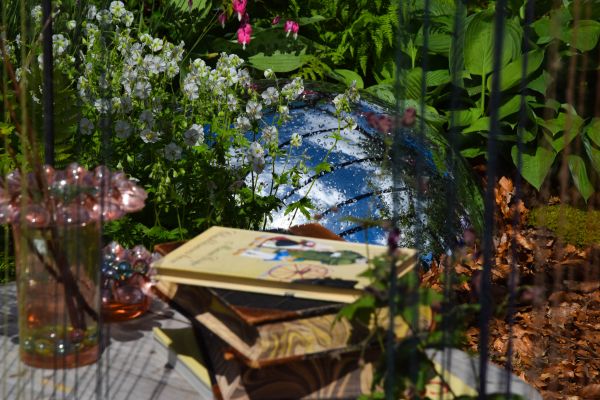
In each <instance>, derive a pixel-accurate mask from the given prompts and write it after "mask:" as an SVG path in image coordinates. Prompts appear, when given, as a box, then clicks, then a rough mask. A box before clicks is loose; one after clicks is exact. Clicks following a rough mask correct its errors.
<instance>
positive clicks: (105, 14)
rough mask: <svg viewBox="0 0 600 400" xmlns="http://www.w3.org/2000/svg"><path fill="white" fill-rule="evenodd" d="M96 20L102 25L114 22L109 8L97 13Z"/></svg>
mask: <svg viewBox="0 0 600 400" xmlns="http://www.w3.org/2000/svg"><path fill="white" fill-rule="evenodd" d="M96 21H98V23H99V24H100V25H108V24H110V23H111V22H112V16H111V15H110V11H108V10H100V11H98V13H97V14H96Z"/></svg>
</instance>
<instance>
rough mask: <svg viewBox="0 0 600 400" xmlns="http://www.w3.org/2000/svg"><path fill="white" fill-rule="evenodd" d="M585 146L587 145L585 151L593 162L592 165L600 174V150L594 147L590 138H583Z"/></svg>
mask: <svg viewBox="0 0 600 400" xmlns="http://www.w3.org/2000/svg"><path fill="white" fill-rule="evenodd" d="M583 147H585V152H586V153H587V155H588V157H589V159H590V161H591V162H592V167H594V169H595V170H596V172H598V173H599V174H600V150H598V149H597V148H595V147H594V145H593V144H592V143H591V142H590V141H589V139H588V138H586V137H584V138H583Z"/></svg>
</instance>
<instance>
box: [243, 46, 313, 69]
mask: <svg viewBox="0 0 600 400" xmlns="http://www.w3.org/2000/svg"><path fill="white" fill-rule="evenodd" d="M311 58H312V56H309V55H306V54H304V51H302V52H300V54H293V53H282V52H280V51H279V50H277V51H275V52H274V53H273V54H272V55H269V56H267V55H265V53H258V54H255V55H253V56H251V57H249V58H248V62H249V63H250V65H252V66H253V67H254V68H256V69H259V70H261V71H264V70H266V69H268V68H271V69H272V70H273V71H274V72H291V71H294V70H297V69H298V68H300V67H302V66H303V65H304V64H306V63H307V62H308V61H310V59H311Z"/></svg>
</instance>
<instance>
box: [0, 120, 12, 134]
mask: <svg viewBox="0 0 600 400" xmlns="http://www.w3.org/2000/svg"><path fill="white" fill-rule="evenodd" d="M14 129H15V127H14V126H13V125H11V124H9V123H8V122H0V135H10V134H11V132H12V131H13V130H14Z"/></svg>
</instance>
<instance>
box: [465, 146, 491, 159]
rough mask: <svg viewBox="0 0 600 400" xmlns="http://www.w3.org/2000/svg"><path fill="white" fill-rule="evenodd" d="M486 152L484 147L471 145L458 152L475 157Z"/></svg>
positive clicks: (468, 156)
mask: <svg viewBox="0 0 600 400" xmlns="http://www.w3.org/2000/svg"><path fill="white" fill-rule="evenodd" d="M486 152H487V150H486V148H485V147H471V148H468V149H464V150H461V151H460V154H461V155H462V156H463V157H466V158H475V157H479V156H482V155H485V154H486Z"/></svg>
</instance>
